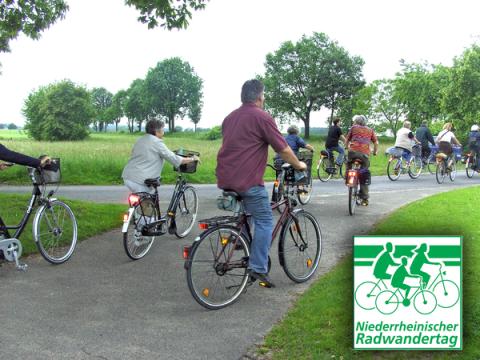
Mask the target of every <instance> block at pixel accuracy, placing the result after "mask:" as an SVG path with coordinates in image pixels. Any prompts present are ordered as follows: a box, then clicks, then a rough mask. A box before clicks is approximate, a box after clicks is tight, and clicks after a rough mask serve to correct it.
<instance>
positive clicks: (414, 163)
mask: <svg viewBox="0 0 480 360" xmlns="http://www.w3.org/2000/svg"><path fill="white" fill-rule="evenodd" d="M421 173H422V159H420V158H419V157H417V156H413V158H412V159H410V163H409V164H408V176H410V177H411V178H412V179H417V178H418V177H419V176H420V174H421Z"/></svg>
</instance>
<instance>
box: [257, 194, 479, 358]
mask: <svg viewBox="0 0 480 360" xmlns="http://www.w3.org/2000/svg"><path fill="white" fill-rule="evenodd" d="M479 202H480V187H473V188H467V189H460V190H455V191H451V192H448V193H444V194H438V195H434V196H431V197H428V198H425V199H422V200H418V201H416V202H414V203H412V204H409V205H407V206H404V207H402V208H400V209H399V210H397V211H396V212H394V213H393V214H392V215H391V216H389V217H388V218H387V219H385V220H383V221H382V222H380V223H379V224H378V225H377V226H376V228H375V229H374V230H373V231H372V232H371V234H372V235H463V237H464V238H463V241H464V243H463V252H464V264H463V327H464V329H463V336H464V338H463V344H464V349H463V351H461V352H460V351H448V352H447V351H354V350H353V349H352V346H353V338H352V332H353V331H352V323H353V305H352V286H353V274H352V258H351V256H348V257H347V258H345V259H344V260H343V261H341V262H340V263H339V264H338V265H337V266H336V267H335V268H334V269H333V270H332V271H330V272H329V273H328V274H326V275H325V276H324V277H322V278H321V279H319V280H318V281H317V282H316V283H315V284H313V286H312V287H311V288H310V289H309V290H308V291H307V292H305V294H304V295H303V296H301V297H300V298H299V299H298V301H297V302H296V304H295V306H294V307H293V308H292V309H291V310H290V311H289V312H288V314H287V315H286V316H285V319H284V320H283V321H282V322H281V323H279V324H277V325H276V326H274V328H273V329H272V331H271V332H270V333H269V334H268V335H267V337H266V338H265V342H264V344H263V346H262V347H260V348H259V349H258V353H259V354H267V356H266V357H268V358H273V359H479V358H480V303H479V302H478V301H477V298H478V296H479V295H480V282H479V279H480V275H479V274H480V242H479V240H480V228H479V226H478V219H479V218H480V208H479V207H478V203H479Z"/></svg>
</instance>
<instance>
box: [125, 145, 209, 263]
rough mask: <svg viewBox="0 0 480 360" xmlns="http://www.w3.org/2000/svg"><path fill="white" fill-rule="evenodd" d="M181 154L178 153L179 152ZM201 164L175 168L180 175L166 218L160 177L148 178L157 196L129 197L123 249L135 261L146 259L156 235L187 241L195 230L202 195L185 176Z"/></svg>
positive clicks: (135, 195) (184, 153)
mask: <svg viewBox="0 0 480 360" xmlns="http://www.w3.org/2000/svg"><path fill="white" fill-rule="evenodd" d="M175 153H178V151H175ZM193 155H196V156H199V155H200V154H199V153H197V152H194V151H188V150H184V151H183V152H182V154H181V155H180V156H185V157H187V156H188V157H190V156H193ZM196 169H197V161H194V162H192V163H189V164H183V165H180V167H179V168H174V171H176V172H177V173H178V175H177V181H176V183H175V188H174V190H173V194H172V197H171V198H170V204H169V205H168V209H167V212H166V214H165V215H162V213H161V211H160V199H159V196H158V186H160V178H159V177H158V178H154V179H146V180H145V185H147V186H148V187H149V188H153V193H147V192H139V193H132V194H130V195H129V197H128V203H129V209H128V212H127V213H126V214H125V215H124V218H123V226H122V233H123V247H124V249H125V252H126V253H127V256H128V257H129V258H130V259H132V260H138V259H141V258H143V257H144V256H145V255H146V254H147V253H148V251H149V250H150V248H151V247H152V244H153V242H154V240H155V237H156V236H161V235H164V234H166V233H167V231H168V233H170V234H175V236H177V237H178V238H184V237H185V236H187V235H188V234H189V233H190V230H191V229H192V228H193V225H194V223H195V219H196V218H197V212H198V195H197V192H196V191H195V188H194V187H193V186H190V185H187V181H186V179H185V178H184V175H183V174H184V173H194V172H196Z"/></svg>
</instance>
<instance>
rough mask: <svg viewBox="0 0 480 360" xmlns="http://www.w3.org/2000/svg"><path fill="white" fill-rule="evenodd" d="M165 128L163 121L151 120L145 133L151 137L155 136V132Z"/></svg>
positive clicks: (146, 126)
mask: <svg viewBox="0 0 480 360" xmlns="http://www.w3.org/2000/svg"><path fill="white" fill-rule="evenodd" d="M164 127H165V123H164V122H163V121H162V120H149V121H148V122H147V125H145V132H146V133H147V134H150V135H155V132H156V131H158V130H161V129H163V128H164Z"/></svg>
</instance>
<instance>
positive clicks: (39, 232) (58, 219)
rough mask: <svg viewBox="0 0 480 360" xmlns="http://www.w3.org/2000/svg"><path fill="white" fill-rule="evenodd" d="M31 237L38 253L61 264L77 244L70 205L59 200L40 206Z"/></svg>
mask: <svg viewBox="0 0 480 360" xmlns="http://www.w3.org/2000/svg"><path fill="white" fill-rule="evenodd" d="M32 230H33V238H34V240H35V243H36V244H37V247H38V251H40V254H42V256H43V257H44V258H45V260H47V261H48V262H50V263H52V264H62V263H64V262H65V261H67V260H68V259H70V257H71V256H72V255H73V251H74V250H75V246H76V244H77V221H76V219H75V215H74V214H73V212H72V210H71V209H70V207H69V206H68V205H67V204H65V203H63V202H62V201H59V200H52V201H49V202H48V203H47V204H45V205H43V206H42V207H40V208H39V209H38V211H37V213H36V214H35V219H34V221H33V228H32Z"/></svg>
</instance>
